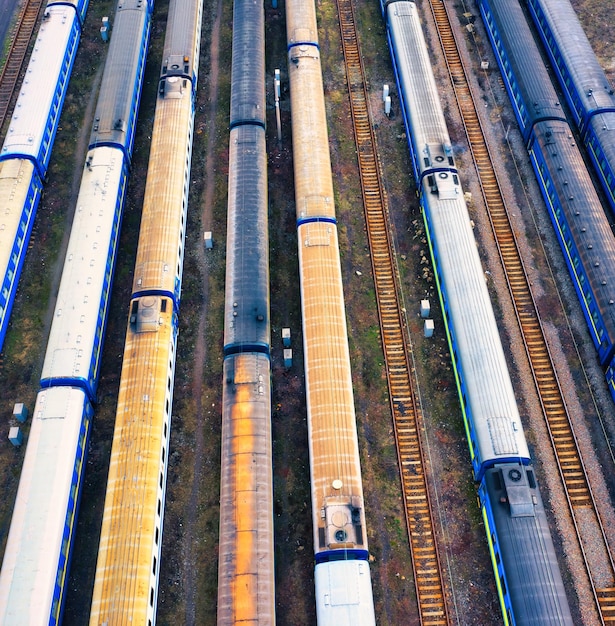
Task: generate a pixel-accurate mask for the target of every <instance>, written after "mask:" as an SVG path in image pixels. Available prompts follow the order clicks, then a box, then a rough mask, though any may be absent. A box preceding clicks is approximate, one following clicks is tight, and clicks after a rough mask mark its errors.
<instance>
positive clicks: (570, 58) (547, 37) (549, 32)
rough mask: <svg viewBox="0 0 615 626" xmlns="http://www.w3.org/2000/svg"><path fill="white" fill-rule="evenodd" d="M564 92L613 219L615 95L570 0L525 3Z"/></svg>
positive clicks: (614, 203)
mask: <svg viewBox="0 0 615 626" xmlns="http://www.w3.org/2000/svg"><path fill="white" fill-rule="evenodd" d="M527 3H528V5H529V8H530V14H531V15H532V18H533V20H534V23H535V25H536V27H537V29H538V32H539V33H540V37H541V39H542V41H543V44H544V45H545V47H546V49H547V52H548V54H549V58H550V59H551V64H552V65H553V68H554V69H555V73H556V76H557V78H558V80H559V84H560V87H561V88H562V90H563V92H564V94H565V95H566V100H567V102H568V105H569V107H570V110H571V111H572V116H573V119H574V123H575V124H576V126H577V128H578V129H579V131H580V132H581V136H582V138H583V143H584V144H585V146H586V147H587V150H588V152H589V155H590V157H591V160H592V163H593V165H594V168H595V171H596V173H597V174H598V177H599V179H600V182H601V184H602V186H603V188H604V191H605V193H606V196H607V198H608V200H609V202H610V205H611V210H612V211H613V212H614V213H615V91H614V89H613V85H611V84H610V83H609V80H608V78H607V77H606V74H605V72H604V70H603V69H602V66H601V65H600V63H599V61H598V59H597V58H596V55H595V53H594V51H593V50H592V47H591V45H590V43H589V40H588V39H587V36H586V35H585V32H584V31H583V28H582V26H581V23H580V22H579V18H578V17H577V14H576V13H575V11H574V9H573V7H572V5H571V4H570V2H569V0H527Z"/></svg>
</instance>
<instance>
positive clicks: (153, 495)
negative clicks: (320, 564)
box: [90, 0, 202, 626]
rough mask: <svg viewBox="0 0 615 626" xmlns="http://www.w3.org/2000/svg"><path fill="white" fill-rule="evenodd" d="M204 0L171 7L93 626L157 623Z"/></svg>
mask: <svg viewBox="0 0 615 626" xmlns="http://www.w3.org/2000/svg"><path fill="white" fill-rule="evenodd" d="M201 21H202V0H173V1H172V2H171V3H170V6H169V16H168V20H167V30H166V37H165V44H164V52H163V62H162V67H161V72H160V77H159V82H158V96H157V102H156V112H155V117H154V127H153V131H152V145H151V150H150V160H149V166H148V172H147V182H146V187H145V196H144V201H143V214H142V218H141V229H140V233H139V244H138V249H137V258H136V264H135V274H134V280H133V287H132V296H131V300H130V306H129V312H128V325H127V330H126V344H125V348H124V359H123V363H122V373H121V379H120V390H119V396H118V406H117V413H116V421H115V432H114V435H113V446H112V449H111V459H110V466H109V476H108V480H107V493H106V497H105V507H104V513H103V522H102V529H101V536H100V543H99V550H98V561H97V565H96V576H95V582H94V592H93V599H92V605H91V614H90V624H92V626H100V625H102V624H108V625H109V626H111V624H120V623H122V624H123V623H126V622H133V623H140V624H149V625H152V624H154V623H155V622H156V614H157V596H158V580H159V575H160V555H161V547H162V534H163V519H164V505H165V496H166V481H167V463H168V451H169V438H170V431H171V408H172V404H173V383H174V377H175V358H176V347H177V337H178V331H179V327H178V314H179V306H180V295H181V279H182V271H183V261H184V242H185V234H186V212H187V206H188V191H189V181H190V162H191V154H192V136H193V121H194V103H195V96H196V83H197V74H198V60H199V50H200V34H201Z"/></svg>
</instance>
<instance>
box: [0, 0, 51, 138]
mask: <svg viewBox="0 0 615 626" xmlns="http://www.w3.org/2000/svg"><path fill="white" fill-rule="evenodd" d="M42 4H43V0H27V1H26V3H25V4H24V6H23V8H22V9H21V14H20V16H19V19H18V21H17V26H16V30H15V37H14V38H13V42H12V44H11V48H10V50H9V53H8V57H7V60H6V63H5V65H4V68H3V69H2V74H0V129H1V128H2V126H3V125H4V122H5V120H6V117H7V114H8V111H9V106H10V104H11V100H12V99H13V94H14V93H15V90H16V88H17V82H18V80H19V74H20V72H21V67H22V65H23V62H24V59H25V58H26V53H27V52H28V46H29V44H30V39H31V38H32V33H33V32H34V27H35V26H36V22H37V20H38V14H39V12H40V9H41V6H42Z"/></svg>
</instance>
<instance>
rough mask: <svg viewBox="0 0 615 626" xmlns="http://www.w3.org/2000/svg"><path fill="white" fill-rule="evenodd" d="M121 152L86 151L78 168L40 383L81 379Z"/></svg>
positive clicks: (110, 227) (104, 265)
mask: <svg viewBox="0 0 615 626" xmlns="http://www.w3.org/2000/svg"><path fill="white" fill-rule="evenodd" d="M124 174H125V168H124V160H123V153H122V152H121V150H118V149H116V148H110V147H100V148H95V149H94V150H90V151H89V152H88V156H87V159H86V166H85V168H84V170H83V176H82V179H81V187H80V190H79V196H78V198H77V206H76V209H75V217H74V219H73V225H72V230H71V235H70V240H69V243H68V249H67V251H66V259H65V261H64V270H63V272H62V280H61V282H60V288H59V291H58V298H57V302H56V307H55V311H54V314H53V322H52V325H51V331H50V334H49V342H48V345H47V352H46V354H45V361H44V364H43V372H42V375H41V378H42V379H55V378H85V379H86V380H87V377H88V372H89V366H90V359H91V357H92V352H93V346H94V342H95V341H96V336H95V335H96V328H97V324H98V316H99V309H100V299H101V293H102V291H103V283H104V281H105V273H106V272H107V271H108V268H107V261H108V254H109V241H110V240H111V233H112V231H113V228H114V226H115V222H116V219H117V218H116V215H115V212H116V206H117V196H118V189H119V187H120V185H122V184H125V183H124V180H125V178H124Z"/></svg>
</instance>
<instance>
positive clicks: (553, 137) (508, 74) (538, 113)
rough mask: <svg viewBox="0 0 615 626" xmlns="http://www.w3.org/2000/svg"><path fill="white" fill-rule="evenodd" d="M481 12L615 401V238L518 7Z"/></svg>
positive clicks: (492, 6) (496, 5) (495, 6)
mask: <svg viewBox="0 0 615 626" xmlns="http://www.w3.org/2000/svg"><path fill="white" fill-rule="evenodd" d="M479 5H480V9H481V15H482V16H483V20H484V22H485V25H486V27H487V32H488V34H489V38H490V40H491V42H492V45H493V48H494V50H495V51H496V57H497V59H498V64H499V65H500V69H501V71H502V75H503V77H504V83H505V85H506V88H507V91H508V93H509V96H510V98H511V101H512V102H513V109H514V110H515V113H516V114H517V120H518V122H519V124H520V126H521V132H522V134H523V137H524V139H525V141H526V144H527V148H528V151H529V153H530V158H531V162H532V166H533V167H534V171H535V172H536V176H537V179H538V183H539V186H540V188H541V191H542V195H543V197H544V199H545V202H546V205H547V209H548V211H549V215H550V218H551V221H552V223H553V226H554V228H555V232H556V235H557V238H558V240H559V242H560V246H561V248H562V251H563V253H564V258H565V260H566V264H567V266H568V270H569V272H570V276H571V278H572V281H573V284H574V286H575V289H576V292H577V296H578V298H579V302H580V303H581V307H582V310H583V314H584V316H585V320H586V323H587V327H588V330H589V333H590V336H591V338H592V341H593V342H594V345H595V347H596V351H597V353H598V359H599V361H600V364H601V365H602V366H603V367H604V368H605V369H606V378H607V384H608V386H609V390H610V392H611V395H612V396H613V398H614V399H615V382H614V369H615V368H614V366H613V359H614V357H615V309H614V308H613V302H614V301H615V284H614V283H613V282H612V277H613V276H614V275H615V238H614V237H613V233H612V231H611V227H610V224H609V220H608V218H607V216H606V214H605V212H604V208H603V206H602V204H601V202H600V199H599V197H598V195H597V193H596V190H595V188H594V186H593V183H592V180H591V177H590V175H589V173H588V171H587V168H586V166H585V162H584V159H583V155H582V154H581V152H580V150H579V148H578V146H577V145H576V142H575V139H574V137H573V134H572V131H571V128H570V125H569V123H568V121H567V119H566V117H565V115H564V113H563V111H561V107H560V106H559V103H558V101H557V95H556V93H555V90H554V88H553V85H552V84H551V82H550V80H549V76H548V73H547V71H546V69H545V68H544V64H543V63H542V59H541V56H540V52H539V50H538V47H537V45H536V42H535V40H534V38H533V35H532V33H531V32H530V29H529V26H528V24H527V22H526V20H525V16H524V14H523V11H522V10H521V7H520V6H519V4H518V2H516V1H515V0H480V2H479ZM521 112H522V113H523V115H521Z"/></svg>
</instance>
